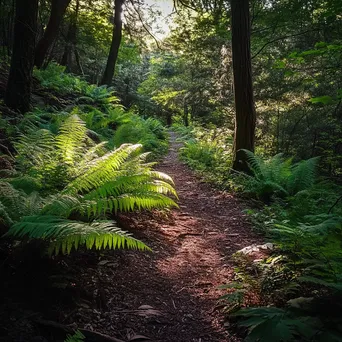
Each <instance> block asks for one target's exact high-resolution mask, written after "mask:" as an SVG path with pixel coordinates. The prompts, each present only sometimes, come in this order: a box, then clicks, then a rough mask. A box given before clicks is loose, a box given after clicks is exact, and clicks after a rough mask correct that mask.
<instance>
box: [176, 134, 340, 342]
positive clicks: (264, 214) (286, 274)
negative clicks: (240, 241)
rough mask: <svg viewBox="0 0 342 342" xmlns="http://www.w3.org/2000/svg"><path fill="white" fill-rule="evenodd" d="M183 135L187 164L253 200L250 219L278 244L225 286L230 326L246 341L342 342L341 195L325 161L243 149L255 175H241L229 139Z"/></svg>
mask: <svg viewBox="0 0 342 342" xmlns="http://www.w3.org/2000/svg"><path fill="white" fill-rule="evenodd" d="M177 131H178V132H179V135H180V136H181V137H182V138H181V140H183V141H184V147H183V148H182V150H181V154H180V157H181V159H182V160H184V161H185V162H186V163H187V164H188V165H189V166H190V167H192V168H194V169H195V170H197V171H198V172H200V173H201V174H202V175H204V177H205V179H207V180H209V181H211V182H214V183H215V184H217V185H219V186H221V187H224V188H226V189H229V190H230V191H232V190H233V191H234V192H236V193H238V194H240V195H242V196H244V197H245V198H249V199H251V200H253V201H254V203H255V204H256V205H255V206H254V208H250V209H248V210H246V213H247V214H248V216H249V217H250V220H251V221H252V223H253V225H254V227H255V229H257V230H258V232H259V233H261V234H263V235H264V236H265V238H266V239H267V241H269V242H272V245H273V246H274V248H273V251H272V253H271V255H269V257H267V258H265V259H263V260H258V261H256V262H253V260H252V259H250V258H249V257H248V255H247V256H243V254H241V253H237V255H236V256H235V262H236V264H237V267H236V270H235V271H236V275H235V278H236V279H235V280H234V282H232V283H229V284H226V285H223V286H222V288H223V289H225V290H226V291H227V293H226V294H225V295H224V296H222V298H221V301H222V302H223V304H224V305H225V312H226V313H227V316H228V317H229V320H230V321H236V324H237V325H238V326H240V327H241V328H244V329H245V334H246V341H270V342H275V341H279V342H281V341H341V340H342V320H341V318H340V314H339V313H340V311H341V309H342V307H341V304H340V303H341V302H342V301H341V299H342V267H341V265H342V252H341V245H342V206H341V203H340V199H341V197H340V196H341V192H342V189H341V188H340V187H339V186H337V185H336V184H334V183H332V182H331V181H328V180H324V179H322V178H321V177H319V172H318V171H319V170H318V166H319V158H311V159H308V160H302V161H297V162H294V159H293V158H291V157H285V156H284V155H282V154H278V155H276V156H274V157H270V158H261V157H259V156H256V155H254V154H253V153H252V152H249V151H244V153H246V154H247V159H248V164H249V167H250V174H244V173H237V172H234V171H232V170H230V161H231V158H230V151H231V149H232V146H231V144H226V145H224V143H222V141H227V140H228V141H229V139H227V138H226V137H225V136H224V139H223V140H222V138H221V139H218V138H217V135H215V131H214V133H213V132H208V131H207V130H204V129H200V128H192V129H189V128H180V129H177ZM251 293H254V295H255V296H256V297H257V298H258V300H257V302H256V301H251V299H250V296H251ZM258 303H259V305H260V303H262V304H265V305H266V306H257V305H258ZM246 306H247V307H246Z"/></svg>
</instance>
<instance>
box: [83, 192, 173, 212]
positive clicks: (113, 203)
mask: <svg viewBox="0 0 342 342" xmlns="http://www.w3.org/2000/svg"><path fill="white" fill-rule="evenodd" d="M168 207H177V204H176V202H175V201H174V200H172V199H171V198H169V197H167V196H165V195H163V194H158V193H156V192H153V191H150V192H147V191H145V192H138V191H136V192H133V191H132V192H131V193H126V194H124V195H121V196H119V197H108V198H95V199H94V200H93V201H89V202H88V207H87V208H86V211H87V213H88V215H89V216H90V215H94V216H98V215H103V214H105V213H107V212H114V213H117V212H118V211H133V210H141V209H147V210H151V209H155V208H158V209H163V208H168Z"/></svg>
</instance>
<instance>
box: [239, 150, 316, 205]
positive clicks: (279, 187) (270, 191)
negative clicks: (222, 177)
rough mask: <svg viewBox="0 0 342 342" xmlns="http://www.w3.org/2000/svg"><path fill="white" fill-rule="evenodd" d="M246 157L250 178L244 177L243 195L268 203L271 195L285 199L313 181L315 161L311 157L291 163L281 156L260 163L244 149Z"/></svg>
mask: <svg viewBox="0 0 342 342" xmlns="http://www.w3.org/2000/svg"><path fill="white" fill-rule="evenodd" d="M243 151H244V153H245V154H246V157H247V162H248V164H249V167H250V170H251V172H252V177H250V176H245V185H246V186H245V188H246V192H249V193H251V194H254V195H256V196H257V197H258V198H259V199H262V200H264V201H266V202H269V201H270V199H271V197H272V196H274V195H275V196H278V197H287V196H289V195H295V194H296V193H298V192H299V191H302V190H305V189H308V188H310V187H311V186H312V185H313V184H314V181H315V170H316V167H317V161H318V158H311V159H308V160H305V161H301V162H299V163H297V164H292V159H291V158H289V159H284V157H283V155H282V154H277V155H275V156H274V157H272V158H270V159H268V160H263V159H261V158H259V157H258V156H255V154H254V153H253V152H251V151H248V150H243Z"/></svg>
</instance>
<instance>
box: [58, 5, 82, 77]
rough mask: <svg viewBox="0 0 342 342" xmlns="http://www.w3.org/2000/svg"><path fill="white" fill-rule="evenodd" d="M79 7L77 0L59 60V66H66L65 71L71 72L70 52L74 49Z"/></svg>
mask: <svg viewBox="0 0 342 342" xmlns="http://www.w3.org/2000/svg"><path fill="white" fill-rule="evenodd" d="M79 7H80V2H79V0H77V2H76V8H75V13H74V15H73V17H72V18H71V21H70V24H69V29H68V34H67V37H66V44H65V48H64V53H63V56H62V60H61V65H64V66H66V69H65V70H66V71H67V72H71V70H72V52H73V50H75V48H76V43H77V18H78V11H79Z"/></svg>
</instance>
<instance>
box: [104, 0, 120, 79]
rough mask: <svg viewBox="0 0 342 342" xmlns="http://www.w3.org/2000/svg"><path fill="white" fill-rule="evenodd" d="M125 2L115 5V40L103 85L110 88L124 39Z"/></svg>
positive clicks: (118, 0) (118, 1)
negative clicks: (123, 13)
mask: <svg viewBox="0 0 342 342" xmlns="http://www.w3.org/2000/svg"><path fill="white" fill-rule="evenodd" d="M123 4H124V0H115V3H114V26H113V38H112V44H111V46H110V51H109V56H108V60H107V65H106V69H105V71H104V73H103V77H102V81H101V84H102V85H104V84H106V85H108V86H110V85H111V84H112V79H113V76H114V71H115V65H116V61H117V59H118V54H119V48H120V44H121V38H122V6H123Z"/></svg>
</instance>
